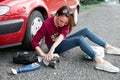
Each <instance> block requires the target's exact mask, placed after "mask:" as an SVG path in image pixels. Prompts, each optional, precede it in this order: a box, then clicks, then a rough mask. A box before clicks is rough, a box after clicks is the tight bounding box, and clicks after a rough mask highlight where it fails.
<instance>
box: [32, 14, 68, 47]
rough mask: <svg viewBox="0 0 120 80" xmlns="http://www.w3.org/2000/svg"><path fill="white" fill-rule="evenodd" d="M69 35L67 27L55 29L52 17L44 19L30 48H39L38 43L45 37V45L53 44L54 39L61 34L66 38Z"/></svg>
mask: <svg viewBox="0 0 120 80" xmlns="http://www.w3.org/2000/svg"><path fill="white" fill-rule="evenodd" d="M68 33H69V26H64V27H60V28H57V27H56V26H55V24H54V16H53V17H50V18H48V19H46V20H45V21H44V22H43V24H42V26H41V28H40V29H39V30H38V31H37V33H36V35H35V36H34V37H33V40H32V47H33V48H35V47H36V46H39V42H40V41H41V39H42V38H43V37H45V43H46V44H47V45H49V44H53V43H54V41H55V39H56V38H57V37H58V36H59V35H60V34H62V35H63V36H64V38H66V36H67V34H68Z"/></svg>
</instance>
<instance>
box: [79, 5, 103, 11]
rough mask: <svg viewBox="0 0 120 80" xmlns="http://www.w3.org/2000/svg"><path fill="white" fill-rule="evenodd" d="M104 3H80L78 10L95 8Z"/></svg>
mask: <svg viewBox="0 0 120 80" xmlns="http://www.w3.org/2000/svg"><path fill="white" fill-rule="evenodd" d="M104 5H105V3H100V4H92V5H83V6H82V5H81V8H80V11H81V12H82V11H85V10H88V9H91V8H95V7H100V6H104Z"/></svg>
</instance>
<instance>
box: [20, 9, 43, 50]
mask: <svg viewBox="0 0 120 80" xmlns="http://www.w3.org/2000/svg"><path fill="white" fill-rule="evenodd" d="M43 21H44V18H43V16H42V14H41V13H40V12H39V11H37V10H35V11H33V12H32V14H31V15H30V17H29V20H28V24H27V27H26V33H25V37H24V40H23V44H22V45H23V48H25V49H27V50H33V49H32V47H31V41H32V38H33V37H34V35H35V34H36V32H37V31H38V29H40V28H41V25H42V23H43Z"/></svg>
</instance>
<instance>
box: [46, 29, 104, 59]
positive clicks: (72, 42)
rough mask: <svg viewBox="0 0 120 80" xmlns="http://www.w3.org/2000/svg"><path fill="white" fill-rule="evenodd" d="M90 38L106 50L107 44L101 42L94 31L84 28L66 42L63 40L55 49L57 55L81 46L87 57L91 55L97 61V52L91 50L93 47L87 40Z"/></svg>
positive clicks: (49, 46)
mask: <svg viewBox="0 0 120 80" xmlns="http://www.w3.org/2000/svg"><path fill="white" fill-rule="evenodd" d="M86 37H87V38H88V39H89V40H91V41H92V42H94V43H96V44H98V45H100V46H102V47H104V48H105V45H106V42H105V41H103V40H101V39H100V38H99V37H98V36H96V35H95V34H94V33H93V32H92V31H90V30H89V29H87V28H84V29H82V30H80V31H78V32H76V33H74V34H72V35H70V36H68V37H67V38H66V39H65V40H63V41H62V42H61V43H60V44H59V45H58V46H57V47H56V49H55V53H62V52H64V51H67V50H69V49H72V48H74V47H77V46H79V47H80V48H81V50H83V51H84V52H85V53H86V54H87V55H89V56H90V57H91V58H92V59H95V57H96V52H95V51H94V50H93V49H92V48H91V46H90V45H89V44H88V43H87V41H86V40H85V38H86ZM51 46H52V45H48V49H50V48H51Z"/></svg>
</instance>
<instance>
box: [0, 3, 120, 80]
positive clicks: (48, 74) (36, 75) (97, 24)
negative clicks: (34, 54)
mask: <svg viewBox="0 0 120 80" xmlns="http://www.w3.org/2000/svg"><path fill="white" fill-rule="evenodd" d="M119 9H120V5H118V4H117V5H106V6H102V7H97V8H94V9H90V10H87V11H84V12H80V14H79V23H78V25H77V26H76V27H74V29H73V31H72V33H74V32H76V31H78V30H80V29H82V28H85V27H87V28H89V29H91V30H92V31H93V32H95V33H96V34H97V35H98V36H99V37H101V38H102V39H104V40H105V41H107V42H109V43H110V44H112V45H114V46H117V47H120V44H119V43H120V33H119V32H120V24H119V23H120V10H119ZM72 33H71V34H72ZM88 42H89V43H90V45H96V44H94V43H92V42H90V41H89V40H88ZM21 50H22V49H21V48H20V46H17V47H12V48H7V49H1V50H0V80H120V73H108V72H105V71H100V70H96V69H94V66H95V61H91V60H85V59H84V58H83V51H81V49H80V48H79V47H76V48H74V49H71V50H69V51H67V52H65V53H64V55H61V57H60V58H61V62H60V65H59V67H58V68H57V69H52V68H50V67H46V66H44V65H43V64H41V68H40V69H39V70H36V71H31V72H26V73H20V74H17V75H12V74H11V72H10V68H16V69H17V68H19V67H23V66H24V65H18V64H13V62H12V56H13V55H14V54H15V53H16V52H18V51H21ZM105 59H106V60H108V61H109V62H111V63H112V64H114V65H116V66H117V67H119V68H120V63H119V62H120V56H114V55H107V54H106V56H105Z"/></svg>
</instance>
